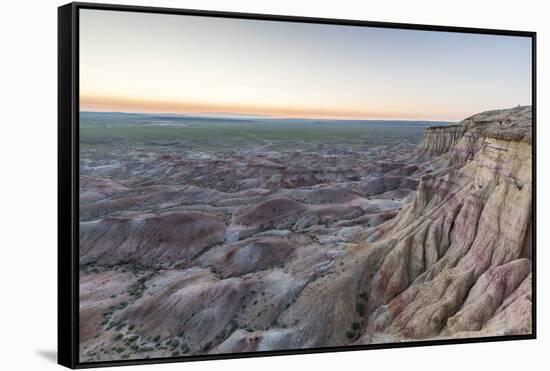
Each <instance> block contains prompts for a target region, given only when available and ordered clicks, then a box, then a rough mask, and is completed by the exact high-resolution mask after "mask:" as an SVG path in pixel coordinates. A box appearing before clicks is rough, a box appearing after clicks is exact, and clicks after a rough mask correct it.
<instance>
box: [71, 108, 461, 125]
mask: <svg viewBox="0 0 550 371" xmlns="http://www.w3.org/2000/svg"><path fill="white" fill-rule="evenodd" d="M79 113H114V114H130V115H161V116H162V115H166V116H168V115H170V116H183V117H184V116H188V117H205V118H226V119H233V120H317V121H405V122H445V123H453V122H460V121H461V120H434V119H405V118H363V117H362V118H349V117H346V118H333V117H330V118H327V117H298V116H270V115H268V114H263V115H254V114H249V113H225V112H220V113H210V112H204V113H202V112H188V113H181V112H147V111H113V110H90V109H81V110H80V111H79Z"/></svg>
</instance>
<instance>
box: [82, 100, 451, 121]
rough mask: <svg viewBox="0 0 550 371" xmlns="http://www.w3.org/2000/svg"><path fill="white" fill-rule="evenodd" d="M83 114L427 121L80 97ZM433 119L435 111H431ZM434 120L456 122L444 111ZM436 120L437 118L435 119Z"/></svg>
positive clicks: (396, 115)
mask: <svg viewBox="0 0 550 371" xmlns="http://www.w3.org/2000/svg"><path fill="white" fill-rule="evenodd" d="M80 110H81V111H98V112H131V113H159V114H234V115H258V116H266V117H276V118H307V119H350V120H358V119H387V120H425V119H426V116H427V115H426V112H421V111H418V112H410V111H409V112H407V113H406V114H405V113H400V112H392V111H389V110H388V111H381V110H346V111H342V110H338V109H335V108H328V107H327V108H317V107H282V106H275V105H273V106H252V105H248V106H246V105H235V104H217V103H199V102H169V101H154V100H148V99H140V98H122V97H104V96H87V95H81V96H80ZM430 113H431V116H434V115H433V110H432V111H430ZM445 113H446V115H445V114H442V115H440V116H438V117H435V118H432V119H431V120H443V121H456V120H455V119H454V117H449V116H448V114H449V112H448V111H445ZM436 116H437V115H436Z"/></svg>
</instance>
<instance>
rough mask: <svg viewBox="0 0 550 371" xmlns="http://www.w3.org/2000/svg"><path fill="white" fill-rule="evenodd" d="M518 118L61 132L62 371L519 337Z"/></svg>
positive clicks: (524, 233)
mask: <svg viewBox="0 0 550 371" xmlns="http://www.w3.org/2000/svg"><path fill="white" fill-rule="evenodd" d="M531 142H532V118H531V107H517V108H514V109H508V110H499V111H489V112H483V113H480V114H476V115H474V116H472V117H469V118H467V119H465V120H463V121H461V122H459V123H456V124H446V123H445V124H443V123H404V122H391V123H383V122H368V123H365V122H321V121H320V122H310V121H306V120H296V121H295V122H291V121H285V120H264V121H262V122H255V121H254V120H246V119H239V120H237V119H230V120H229V119H228V120H214V119H206V118H201V117H195V118H186V117H172V116H162V117H149V116H140V115H125V114H99V113H96V114H92V113H83V114H82V116H81V144H80V152H81V159H80V344H81V352H80V354H81V356H80V357H81V362H90V361H105V360H117V359H141V358H157V357H168V356H188V355H200V354H216V353H234V352H254V351H266V350H278V349H297V348H312V347H314V348H318V347H330V346H342V345H358V344H373V343H390V342H406V341H418V340H427V339H446V338H464V337H486V336H497V335H511V334H529V333H531V331H532V328H531V313H532V296H531V295H532V288H531V270H532V260H531V250H532V234H531V233H532V232H531V231H532V225H531V223H532V220H531V218H532V196H533V194H532V174H531V170H532V143H531Z"/></svg>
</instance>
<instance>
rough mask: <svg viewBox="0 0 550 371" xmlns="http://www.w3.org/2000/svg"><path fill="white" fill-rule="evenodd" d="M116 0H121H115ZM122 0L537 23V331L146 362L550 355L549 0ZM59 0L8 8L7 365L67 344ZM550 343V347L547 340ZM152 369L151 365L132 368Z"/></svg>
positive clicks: (2, 325) (462, 22) (528, 26)
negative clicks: (480, 339)
mask: <svg viewBox="0 0 550 371" xmlns="http://www.w3.org/2000/svg"><path fill="white" fill-rule="evenodd" d="M106 1H107V0H106ZM115 1H116V0H115ZM120 1H121V2H122V3H128V4H134V5H154V6H166V7H180V8H195V9H212V10H226V11H236V12H255V13H271V14H285V15H301V16H314V17H331V18H349V19H361V20H372V21H389V22H406V23H423V24H439V25H449V26H469V27H488V28H503V29H519V30H531V31H537V32H538V61H537V65H538V74H539V78H538V97H539V98H538V114H539V116H538V163H539V166H538V189H539V192H538V259H537V260H538V308H537V310H538V320H539V321H538V330H539V331H538V333H539V338H538V339H537V340H531V341H520V342H501V343H487V344H468V345H450V346H437V347H425V348H409V349H390V350H376V351H375V350H372V351H360V352H346V353H333V354H314V355H305V356H284V357H270V358H253V359H240V360H225V361H209V362H199V363H186V364H181V363H180V364H165V365H156V366H146V367H148V369H154V370H176V369H185V370H189V371H199V370H224V371H228V370H237V369H238V370H240V371H246V370H260V369H261V370H285V369H287V370H290V369H311V370H334V369H346V370H359V369H361V370H365V369H367V370H381V369H396V368H397V369H408V370H416V369H422V370H442V369H443V370H445V371H452V370H462V371H463V370H468V369H471V370H474V369H475V370H489V369H500V370H518V369H529V368H531V367H534V368H535V369H538V368H540V366H539V367H537V365H540V364H542V363H543V362H544V361H545V360H546V361H547V360H548V358H549V357H548V349H550V340H549V339H550V335H549V331H550V328H549V324H550V320H549V319H548V318H549V316H550V313H549V312H548V311H549V305H548V300H549V299H548V298H549V295H547V294H546V293H548V291H549V288H550V282H549V279H550V274H549V273H548V269H547V268H548V266H547V264H550V261H548V254H547V253H546V247H547V246H546V244H545V243H544V242H545V241H548V240H549V238H548V237H549V232H550V215H548V213H547V212H546V211H547V210H548V209H549V208H550V195H549V194H548V193H547V192H545V190H547V189H548V187H549V186H550V182H549V181H550V178H549V174H548V172H547V171H546V169H547V167H546V166H545V165H547V164H548V161H550V130H549V126H548V125H549V123H548V122H547V119H548V117H549V116H548V115H549V113H548V112H550V111H549V110H548V106H547V104H550V102H548V100H547V98H546V95H545V93H546V90H547V88H548V87H549V86H550V85H549V74H548V73H547V71H546V69H545V67H548V66H549V65H550V49H549V48H550V44H549V41H548V40H549V38H550V26H549V25H550V22H548V9H545V3H546V2H545V1H540V0H538V1H537V0H522V1H519V0H515V1H508V0H494V1H489V0H485V1H480V0H454V1H441V0H439V1H438V0H401V1H392V0H384V1H382V0H378V1H368V0H362V1H361V0H360V1H352V0H338V1H326V2H322V1H321V0H316V1H311V2H308V1H306V0H266V1H254V0H225V1H224V0H202V1H199V0H181V1H176V0H172V1H169V0H162V1H147V0H132V1H123V0H120ZM62 4H63V2H61V1H58V0H32V1H31V0H27V1H15V0H12V1H5V2H3V4H2V11H1V12H0V14H1V15H0V17H1V18H2V19H1V21H0V37H1V43H0V51H1V54H0V55H1V56H0V66H1V68H0V73H1V79H0V92H1V100H0V107H1V108H0V174H1V177H0V195H1V199H0V249H1V250H0V251H1V255H0V275H1V277H0V295H1V299H0V369H3V370H19V369H24V370H48V369H59V368H60V366H57V365H56V364H55V351H56V336H57V335H56V243H57V242H56V235H57V233H56V218H57V216H56V203H57V200H56V192H57V191H56V187H57V175H56V174H57V173H56V171H57V163H56V161H57V147H56V146H57V143H56V140H57V139H56V138H57V137H56V130H57V129H56V125H57V121H56V120H57V114H56V100H57V93H56V89H57V87H56V84H57V67H56V63H57V48H56V43H57V39H56V32H57V9H56V7H57V6H59V5H62ZM545 351H546V352H545ZM138 367H140V368H139V369H140V370H141V369H145V368H143V366H134V367H129V368H127V369H128V370H133V369H136V370H137V369H138Z"/></svg>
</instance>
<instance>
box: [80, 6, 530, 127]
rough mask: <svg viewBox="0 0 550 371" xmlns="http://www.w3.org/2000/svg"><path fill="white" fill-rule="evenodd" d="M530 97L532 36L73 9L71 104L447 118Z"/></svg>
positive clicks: (330, 116) (105, 107)
mask: <svg viewBox="0 0 550 371" xmlns="http://www.w3.org/2000/svg"><path fill="white" fill-rule="evenodd" d="M518 104H520V105H527V104H531V39H530V38H527V37H516V36H496V35H480V34H464V33H451V32H435V31H416V30H399V29H388V28H375V27H357V26H341V25H321V24H311V23H292V22H277V21H258V20H244V19H228V18H214V17H197V16H183V15H169V14H152V13H135V12H123V11H103V10H92V9H81V10H80V109H81V111H118V112H155V113H180V114H207V115H209V114H211V115H220V114H223V115H257V116H268V117H300V118H326V119H405V120H445V121H458V120H461V119H463V118H465V117H468V116H470V115H472V114H475V113H478V112H481V111H485V110H489V109H499V108H509V107H513V106H517V105H518Z"/></svg>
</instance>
